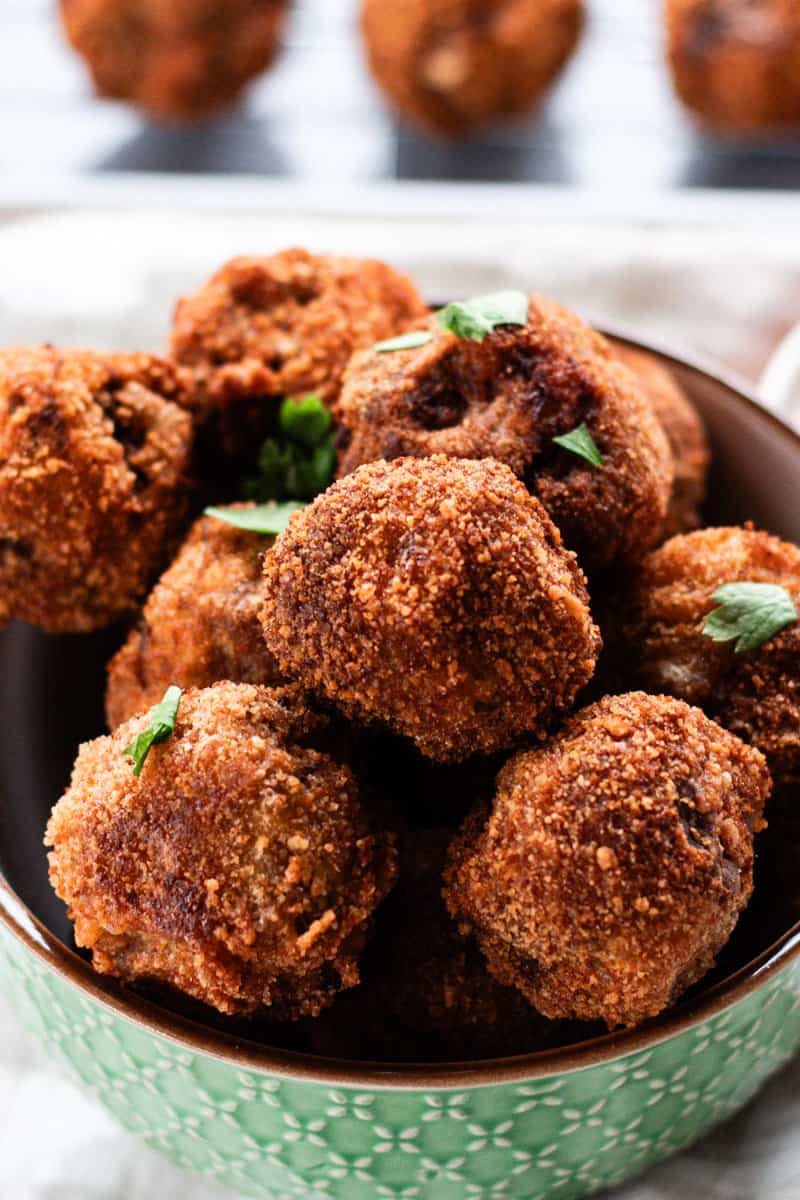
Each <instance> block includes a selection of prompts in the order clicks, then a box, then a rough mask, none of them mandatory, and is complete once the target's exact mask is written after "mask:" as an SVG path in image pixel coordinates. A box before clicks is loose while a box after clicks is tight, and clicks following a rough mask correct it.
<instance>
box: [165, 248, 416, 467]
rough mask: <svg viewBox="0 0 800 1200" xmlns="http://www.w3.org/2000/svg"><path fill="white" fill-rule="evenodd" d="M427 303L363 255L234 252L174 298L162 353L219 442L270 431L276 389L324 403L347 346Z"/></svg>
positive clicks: (333, 391) (331, 395)
mask: <svg viewBox="0 0 800 1200" xmlns="http://www.w3.org/2000/svg"><path fill="white" fill-rule="evenodd" d="M426 314H427V309H426V307H425V305H424V304H423V303H422V300H421V299H420V296H419V295H418V293H417V290H416V288H415V287H414V285H413V284H412V283H411V281H410V280H409V279H407V278H406V276H404V275H401V274H399V273H398V272H397V271H393V270H392V269H391V267H388V266H386V264H384V263H381V262H375V261H372V260H370V259H363V260H362V259H352V258H335V257H333V256H331V255H315V254H309V253H308V251H306V250H299V249H294V250H285V251H282V252H281V253H280V254H273V255H272V256H271V257H269V258H244V257H242V258H234V259H232V260H231V261H230V262H228V263H226V264H225V266H223V267H222V268H221V269H220V270H219V271H218V272H217V273H216V274H215V275H214V276H213V277H212V278H211V279H210V280H209V281H208V282H207V283H206V284H205V285H204V286H203V287H202V288H201V289H200V290H199V291H198V292H197V293H196V294H195V295H194V296H190V297H186V298H184V299H182V300H179V301H178V304H177V306H176V309H175V321H174V325H173V330H172V341H171V353H172V356H173V358H175V359H176V360H177V361H178V362H179V363H181V364H183V365H184V366H186V367H188V368H190V369H191V371H192V373H193V376H194V386H195V403H196V406H197V408H198V410H199V414H200V415H201V416H205V417H208V416H209V415H211V414H214V415H215V418H216V421H217V422H218V424H219V426H220V431H221V435H222V438H223V441H224V443H225V444H226V445H228V446H232V447H233V448H234V449H235V448H236V446H237V444H239V443H241V442H242V441H243V440H244V439H246V438H247V437H250V438H252V437H256V438H258V437H259V436H263V435H264V434H265V433H267V432H271V422H274V421H275V416H276V413H277V409H278V402H279V400H280V399H281V398H282V397H284V396H301V395H303V394H306V393H311V392H314V393H316V394H317V395H319V396H321V397H322V399H323V400H324V401H325V403H326V404H328V405H332V404H333V403H334V401H335V400H336V398H337V397H338V394H339V388H340V385H341V378H342V373H343V372H344V369H345V367H346V366H347V362H348V359H349V358H350V355H351V354H352V353H353V351H355V350H357V349H360V348H361V347H364V346H370V345H372V344H373V342H376V341H379V340H380V339H381V338H386V337H389V336H391V335H392V334H394V333H398V332H400V331H401V330H402V329H404V328H406V326H407V325H409V324H411V323H413V322H414V321H416V320H418V319H420V317H424V316H425V315H426Z"/></svg>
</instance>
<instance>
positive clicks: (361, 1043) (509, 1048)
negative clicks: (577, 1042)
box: [312, 829, 557, 1061]
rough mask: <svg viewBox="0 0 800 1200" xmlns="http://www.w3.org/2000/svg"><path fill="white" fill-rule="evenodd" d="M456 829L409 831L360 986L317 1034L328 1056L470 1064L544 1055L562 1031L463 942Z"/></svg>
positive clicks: (339, 1004) (315, 1039)
mask: <svg viewBox="0 0 800 1200" xmlns="http://www.w3.org/2000/svg"><path fill="white" fill-rule="evenodd" d="M451 838H452V832H451V831H449V830H444V829H435V830H426V831H424V832H420V833H410V834H406V836H405V837H404V839H403V842H402V851H401V866H400V879H399V881H398V884H397V887H396V888H395V890H394V891H393V892H392V894H391V896H390V897H389V898H388V900H387V901H386V903H385V904H384V905H383V907H382V908H381V911H380V913H379V915H378V919H377V923H376V929H375V935H374V937H373V939H372V941H371V943H370V947H369V951H368V952H367V954H366V955H365V959H364V963H363V967H364V969H363V972H362V973H363V976H364V979H363V982H362V984H361V985H360V987H358V988H355V989H353V990H352V991H350V992H348V993H347V995H345V996H342V997H341V998H340V1000H339V1001H338V1002H337V1003H336V1004H335V1005H334V1006H333V1008H332V1009H331V1010H330V1011H329V1012H328V1013H327V1014H325V1016H324V1017H323V1021H322V1027H321V1028H319V1029H317V1028H316V1027H315V1028H314V1029H313V1030H312V1037H313V1042H314V1046H315V1048H316V1049H318V1050H320V1051H321V1052H323V1053H327V1054H331V1053H336V1054H339V1055H342V1054H345V1055H348V1056H352V1057H360V1058H364V1057H365V1056H369V1057H375V1058H380V1059H385V1060H390V1059H392V1058H396V1057H399V1058H404V1059H409V1058H416V1059H417V1060H418V1061H424V1060H428V1059H431V1058H448V1059H454V1058H455V1059H458V1058H461V1059H469V1058H486V1057H495V1056H500V1055H509V1054H525V1053H531V1052H532V1051H534V1050H538V1049H542V1048H543V1047H544V1046H545V1045H547V1044H548V1043H549V1042H552V1041H553V1039H554V1032H555V1030H556V1028H557V1026H555V1025H554V1024H553V1023H551V1022H548V1021H545V1020H544V1019H543V1018H542V1017H541V1016H540V1015H539V1014H538V1013H537V1012H536V1011H535V1010H534V1009H533V1008H531V1006H530V1005H529V1004H528V1002H527V1001H526V1000H525V999H524V997H523V996H521V995H520V993H519V992H518V991H517V990H516V989H515V988H508V987H502V986H501V985H500V984H499V983H497V981H496V980H495V979H493V978H492V976H491V975H490V974H489V972H488V970H487V968H486V963H485V961H484V959H483V956H482V955H481V953H480V951H479V950H478V949H477V947H476V946H475V944H474V942H472V941H470V940H467V939H465V938H462V937H461V936H459V933H458V929H457V927H456V925H455V922H454V921H453V920H452V919H451V918H450V917H449V916H448V914H447V910H446V909H445V906H444V901H443V900H442V870H443V867H444V857H445V852H446V850H447V846H448V844H449V842H450V840H451Z"/></svg>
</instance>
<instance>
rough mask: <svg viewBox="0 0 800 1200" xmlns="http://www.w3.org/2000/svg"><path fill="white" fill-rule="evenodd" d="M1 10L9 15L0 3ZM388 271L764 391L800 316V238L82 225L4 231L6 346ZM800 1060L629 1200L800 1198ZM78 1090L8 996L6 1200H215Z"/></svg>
mask: <svg viewBox="0 0 800 1200" xmlns="http://www.w3.org/2000/svg"><path fill="white" fill-rule="evenodd" d="M0 2H1V0H0ZM298 242H299V243H303V244H308V245H311V246H312V247H314V248H317V249H326V250H331V251H337V252H352V253H358V254H375V255H380V256H383V257H385V258H387V259H389V260H391V261H393V262H394V263H396V264H397V265H398V266H401V267H404V268H405V269H407V270H409V271H411V272H412V273H413V274H414V275H415V276H416V277H417V278H418V280H419V282H420V285H421V286H422V288H423V289H424V290H425V292H426V293H427V294H429V295H430V296H431V297H441V298H446V297H449V296H454V295H467V294H469V293H472V292H475V291H478V290H488V289H493V288H495V287H500V286H508V285H514V284H516V285H518V286H523V287H526V286H530V287H535V288H538V289H539V290H541V291H545V292H551V293H553V294H556V295H558V296H559V297H560V298H562V299H564V300H566V301H567V302H569V303H572V304H574V305H576V306H578V307H580V308H582V309H583V310H585V311H587V312H592V313H595V314H597V315H598V316H600V317H604V318H606V319H609V320H617V321H622V322H624V323H626V324H627V325H629V326H630V327H631V328H633V329H637V330H639V331H641V332H642V333H645V334H650V335H651V336H653V337H655V338H665V339H668V340H670V341H672V342H674V343H675V344H676V345H677V346H678V347H680V346H681V345H683V346H686V347H690V348H692V349H693V350H695V351H698V352H700V353H703V354H705V355H707V356H716V357H717V358H719V359H720V360H723V361H727V362H729V363H732V364H735V365H737V366H739V367H740V368H742V369H743V370H746V371H749V372H750V374H751V375H752V376H753V377H755V375H756V374H757V372H758V371H759V370H760V369H761V367H762V366H763V364H764V362H765V361H766V359H767V357H768V354H769V352H770V350H771V349H772V348H773V346H774V345H775V344H776V343H777V341H778V340H779V338H780V336H782V334H783V333H784V332H785V330H787V329H788V328H789V327H790V326H791V325H792V324H793V323H794V321H796V320H797V319H798V317H800V239H798V238H797V237H794V238H793V239H792V238H787V237H786V236H785V234H783V235H782V234H780V233H778V232H776V231H766V232H761V233H754V232H739V233H736V232H732V231H731V230H727V229H725V228H720V227H719V226H718V225H711V226H707V227H700V226H699V227H697V228H690V227H686V228H683V229H682V230H680V231H676V230H674V229H672V230H671V229H669V228H666V227H661V226H659V225H655V224H654V225H650V226H647V227H642V226H639V227H635V228H625V227H614V228H611V227H609V228H603V227H594V228H593V229H592V230H591V232H590V233H587V231H586V230H585V229H582V228H575V227H569V226H567V225H564V224H562V225H554V226H552V227H549V228H547V229H542V228H540V227H538V226H536V225H532V224H531V223H530V222H529V223H527V224H523V223H521V222H520V221H519V220H517V219H512V218H509V219H508V220H505V221H503V223H502V224H501V225H499V224H498V222H497V221H494V220H491V221H490V220H484V221H482V222H480V223H479V224H474V223H470V222H469V221H468V220H467V218H466V216H461V217H459V218H457V219H450V220H448V221H442V220H440V221H436V220H433V219H429V220H426V221H421V220H413V219H410V218H406V219H403V218H401V217H398V218H397V219H395V220H394V221H392V222H387V221H385V220H380V219H378V218H376V217H375V216H373V215H371V214H370V212H369V209H368V207H366V208H365V210H364V211H363V212H362V213H361V214H360V215H359V217H358V218H357V219H355V218H352V217H351V218H345V217H342V218H340V219H338V220H333V219H328V220H322V219H321V218H311V217H309V218H306V219H302V218H300V217H298V216H297V215H289V214H283V215H281V214H271V215H270V216H269V217H268V218H266V217H261V218H258V217H254V216H246V215H240V216H237V217H235V218H230V217H229V218H213V217H210V216H203V215H201V214H197V213H196V214H194V215H193V216H186V215H185V214H173V215H170V214H168V213H156V214H153V213H151V214H149V215H147V216H141V215H139V216H136V215H133V214H125V213H116V214H84V215H82V216H77V217H59V218H36V219H34V220H28V221H21V222H18V223H9V224H7V225H6V226H5V227H4V228H2V227H0V264H2V270H0V344H8V343H10V342H13V341H17V340H31V341H41V340H48V339H49V340H52V341H56V342H62V343H64V344H73V345H75V344H84V345H93V346H98V347H106V348H112V347H115V346H116V347H119V348H124V347H141V348H156V349H157V348H159V347H161V346H162V345H163V343H164V340H165V331H166V328H167V324H168V320H169V314H170V310H171V306H172V302H173V300H174V298H175V297H176V296H177V295H178V294H179V293H180V292H181V291H183V290H185V289H187V288H192V287H194V286H196V285H197V284H198V283H199V282H200V281H201V280H202V279H203V277H204V276H205V275H206V274H208V272H209V271H210V270H212V269H213V268H214V267H216V266H217V265H219V263H220V262H221V261H222V260H223V259H224V258H226V257H227V256H229V255H230V254H233V253H246V252H256V253H258V252H265V253H266V252H269V251H271V250H274V249H278V248H281V247H283V246H285V245H290V244H293V243H298ZM798 1127H800V1063H799V1064H795V1065H794V1066H792V1067H791V1068H789V1070H788V1071H786V1072H785V1073H784V1074H783V1076H782V1077H781V1078H780V1079H778V1080H777V1081H775V1082H774V1083H773V1084H772V1085H771V1086H770V1087H769V1088H768V1090H767V1091H766V1093H765V1094H764V1095H763V1096H762V1097H761V1099H760V1100H758V1101H757V1102H756V1103H754V1104H753V1105H751V1106H750V1108H749V1109H748V1110H747V1111H746V1112H745V1113H743V1114H742V1115H741V1116H739V1117H738V1118H736V1119H735V1120H734V1121H732V1122H731V1123H730V1124H729V1125H728V1126H726V1127H725V1128H724V1129H723V1130H721V1131H720V1132H719V1133H717V1134H715V1135H713V1136H712V1137H711V1138H709V1139H707V1140H706V1141H704V1142H703V1143H701V1144H700V1145H699V1146H697V1147H696V1148H695V1149H694V1150H693V1151H691V1152H689V1153H687V1154H684V1155H683V1156H681V1157H680V1158H678V1159H676V1160H674V1161H673V1162H671V1163H669V1164H666V1165H665V1166H663V1167H661V1168H659V1169H657V1170H656V1171H654V1172H651V1173H650V1174H649V1175H648V1176H647V1177H646V1178H645V1179H644V1180H643V1181H642V1182H641V1183H639V1184H636V1185H634V1186H632V1187H631V1188H628V1189H626V1190H624V1191H623V1192H621V1193H619V1197H618V1200H695V1198H697V1200H800V1149H798V1140H797V1133H796V1131H797V1129H798ZM222 1195H224V1193H220V1192H218V1191H217V1190H216V1189H215V1188H213V1187H211V1186H208V1185H205V1184H204V1183H202V1182H197V1181H193V1180H191V1179H190V1178H189V1177H187V1176H184V1175H182V1174H180V1173H178V1172H175V1171H172V1170H171V1169H170V1168H169V1167H167V1166H166V1165H165V1164H164V1163H163V1161H162V1160H161V1159H160V1158H158V1157H157V1156H156V1155H154V1154H153V1153H151V1152H149V1151H147V1150H145V1149H144V1148H142V1147H141V1146H140V1145H139V1144H138V1143H137V1142H135V1141H133V1140H132V1139H130V1138H129V1137H128V1136H127V1135H125V1134H122V1133H120V1132H118V1131H117V1129H116V1127H115V1126H114V1125H113V1123H112V1122H111V1121H110V1119H108V1118H107V1117H106V1116H105V1115H104V1114H103V1112H102V1111H101V1110H100V1109H99V1108H97V1107H96V1106H95V1105H94V1104H93V1103H92V1102H91V1101H90V1100H88V1099H86V1098H85V1097H83V1096H81V1095H80V1094H79V1093H78V1092H76V1091H75V1090H73V1088H72V1087H71V1086H70V1085H69V1084H67V1083H65V1082H63V1081H62V1080H61V1077H60V1076H59V1074H58V1072H57V1070H56V1069H55V1067H54V1066H53V1064H52V1063H51V1062H49V1061H47V1060H45V1058H44V1056H43V1055H42V1054H41V1053H40V1052H39V1051H38V1050H37V1049H36V1048H35V1047H34V1046H33V1044H32V1043H30V1042H29V1041H28V1040H27V1039H26V1037H24V1036H23V1035H22V1033H21V1031H20V1030H19V1029H18V1027H17V1025H16V1022H15V1019H14V1017H13V1015H12V1014H11V1013H10V1012H9V1011H8V1010H7V1008H5V1006H4V1003H3V1000H2V998H0V1200H152V1198H153V1197H158V1200H161V1198H162V1197H164V1198H170V1200H214V1198H216V1197H221V1196H222Z"/></svg>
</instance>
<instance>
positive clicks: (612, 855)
mask: <svg viewBox="0 0 800 1200" xmlns="http://www.w3.org/2000/svg"><path fill="white" fill-rule="evenodd" d="M769 789H770V779H769V773H768V771H767V768H766V764H765V762H764V759H763V757H762V756H761V754H759V752H758V751H757V750H754V749H753V748H752V747H750V746H746V745H745V744H744V742H741V741H739V739H738V738H736V737H734V736H733V735H732V734H730V733H728V732H727V731H726V730H724V729H722V728H720V727H719V726H718V725H715V724H714V723H713V722H712V721H709V720H708V718H707V717H705V716H704V715H703V713H702V712H700V710H699V709H696V708H690V707H689V706H688V705H686V704H684V703H683V702H682V701H680V700H673V699H670V698H669V697H665V696H647V695H645V694H644V693H643V692H633V693H629V694H627V695H624V696H608V697H606V698H605V699H603V700H600V701H599V702H598V703H597V704H592V705H590V706H589V707H588V708H585V709H583V710H582V711H581V712H580V713H578V714H577V715H576V716H575V717H574V718H573V719H572V720H571V721H570V722H569V723H568V724H567V726H566V727H565V729H564V730H563V732H562V733H560V734H559V735H558V737H556V738H554V739H553V740H552V741H551V742H550V743H549V744H548V745H547V746H545V747H543V748H542V749H539V750H534V751H530V752H526V753H522V754H519V755H517V756H516V757H515V758H512V759H511V761H510V762H509V763H508V764H507V766H506V767H505V768H504V769H503V771H502V772H501V774H500V776H499V779H498V788H497V795H496V797H495V800H494V805H493V807H492V809H491V811H490V812H489V813H487V812H486V810H485V809H484V810H478V811H476V812H475V813H474V814H473V815H472V816H471V817H470V818H468V820H467V822H466V824H465V826H464V827H463V829H462V832H461V834H460V835H459V837H458V838H457V839H456V840H455V842H454V843H453V846H452V848H451V851H450V856H449V863H448V867H447V870H446V872H445V879H446V881H447V891H446V900H447V904H448V907H449V910H450V912H451V914H452V915H453V916H454V917H455V918H457V919H458V920H459V921H460V922H461V924H462V930H463V931H465V932H466V931H469V930H471V931H472V932H474V933H475V935H476V936H477V939H478V942H479V944H480V946H481V948H482V950H483V952H484V954H485V955H486V958H487V961H488V964H489V967H490V969H491V971H492V973H493V974H494V975H495V977H496V978H497V979H498V980H499V981H500V982H501V983H503V984H508V985H514V986H516V987H517V988H519V990H520V991H521V992H522V994H523V995H524V996H526V997H527V999H528V1000H529V1001H530V1003H531V1004H533V1005H534V1006H535V1007H536V1008H537V1009H539V1011H540V1012H542V1013H544V1014H545V1015H546V1016H548V1017H578V1018H580V1019H583V1020H603V1021H605V1022H606V1023H607V1024H608V1026H609V1028H613V1027H614V1026H617V1025H628V1026H632V1025H637V1024H638V1023H639V1022H641V1021H644V1020H646V1019H647V1018H648V1017H653V1016H655V1015H656V1014H657V1013H659V1012H661V1011H662V1009H664V1008H666V1007H667V1006H668V1005H669V1004H671V1003H672V1002H673V1001H674V1000H676V999H677V998H678V996H680V994H681V993H682V992H683V991H685V989H686V988H687V987H689V986H690V985H691V984H692V983H694V982H696V980H698V979H700V978H701V977H702V976H703V975H704V974H705V973H706V971H708V970H709V968H710V967H711V966H712V965H713V962H714V956H715V954H717V952H718V951H719V950H720V948H721V947H722V946H723V945H724V944H725V942H726V941H727V939H728V938H729V936H730V934H731V932H732V930H733V928H734V926H735V925H736V922H737V920H738V917H739V913H740V912H741V910H742V909H743V908H744V907H745V905H746V904H747V902H748V900H749V898H750V894H751V892H752V887H753V833H754V831H758V830H759V829H760V828H761V827H762V824H763V822H762V811H763V807H764V802H765V800H766V798H767V795H768V793H769Z"/></svg>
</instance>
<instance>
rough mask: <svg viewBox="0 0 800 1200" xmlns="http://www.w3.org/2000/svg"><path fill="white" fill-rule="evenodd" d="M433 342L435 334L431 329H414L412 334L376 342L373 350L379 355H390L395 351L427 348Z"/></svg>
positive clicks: (402, 334)
mask: <svg viewBox="0 0 800 1200" xmlns="http://www.w3.org/2000/svg"><path fill="white" fill-rule="evenodd" d="M432 341H433V334H432V333H431V331H430V330H429V329H412V330H411V332H410V333H401V334H400V337H395V338H389V339H388V341H385V342H376V343H375V345H374V346H373V347H372V349H373V350H374V351H375V352H376V353H377V354H389V353H391V352H392V351H393V350H416V349H417V347H418V346H427V344H428V342H432Z"/></svg>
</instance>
